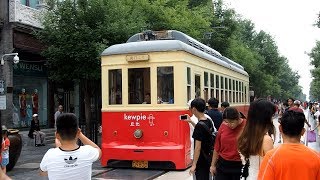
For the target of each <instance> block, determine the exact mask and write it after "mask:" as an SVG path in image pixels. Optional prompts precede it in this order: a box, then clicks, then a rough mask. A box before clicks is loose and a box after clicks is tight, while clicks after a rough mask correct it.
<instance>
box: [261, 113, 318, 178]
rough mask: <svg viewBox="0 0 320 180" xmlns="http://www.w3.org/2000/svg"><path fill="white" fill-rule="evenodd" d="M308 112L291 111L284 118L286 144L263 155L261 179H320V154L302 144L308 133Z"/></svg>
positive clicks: (281, 127) (282, 120) (282, 123)
mask: <svg viewBox="0 0 320 180" xmlns="http://www.w3.org/2000/svg"><path fill="white" fill-rule="evenodd" d="M304 120H305V116H304V113H302V112H298V111H294V110H288V111H287V112H285V113H284V114H283V116H282V119H281V124H280V126H279V130H280V132H281V133H282V138H283V144H280V145H279V146H278V147H276V148H275V149H273V150H271V151H269V152H267V154H266V155H265V157H264V158H263V161H262V164H261V167H260V170H259V176H258V179H259V180H278V179H281V180H291V179H308V180H319V179H320V168H319V167H320V155H319V153H318V152H316V151H314V150H312V149H310V148H308V147H307V146H305V145H304V144H301V143H300V138H301V135H302V134H304V133H305V129H304Z"/></svg>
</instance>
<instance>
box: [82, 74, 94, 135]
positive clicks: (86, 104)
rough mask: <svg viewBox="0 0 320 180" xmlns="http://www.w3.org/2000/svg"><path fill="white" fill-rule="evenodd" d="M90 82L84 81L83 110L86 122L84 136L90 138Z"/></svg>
mask: <svg viewBox="0 0 320 180" xmlns="http://www.w3.org/2000/svg"><path fill="white" fill-rule="evenodd" d="M89 81H90V80H84V109H85V118H86V120H85V122H86V126H85V127H86V130H85V132H86V134H85V135H86V136H87V137H89V138H90V137H91V136H90V135H91V133H92V132H91V86H90V82H89Z"/></svg>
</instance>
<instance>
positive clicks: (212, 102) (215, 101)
mask: <svg viewBox="0 0 320 180" xmlns="http://www.w3.org/2000/svg"><path fill="white" fill-rule="evenodd" d="M208 104H209V106H210V107H213V108H218V105H219V100H218V99H216V98H210V99H209V100H208Z"/></svg>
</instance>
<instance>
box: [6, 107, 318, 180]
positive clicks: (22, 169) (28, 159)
mask: <svg viewBox="0 0 320 180" xmlns="http://www.w3.org/2000/svg"><path fill="white" fill-rule="evenodd" d="M306 115H307V112H306ZM308 120H309V122H310V124H311V125H312V128H314V127H315V125H316V122H315V121H314V120H313V119H312V118H310V117H309V118H308ZM274 125H275V126H276V130H277V138H276V141H275V146H278V145H279V143H278V138H279V133H278V125H279V124H278V121H277V119H274ZM20 134H21V135H22V137H23V140H24V145H23V148H22V153H21V155H20V158H19V160H18V162H17V164H16V166H15V167H14V169H13V170H12V171H10V172H8V175H9V176H10V177H12V178H13V179H16V180H45V179H47V178H46V177H40V176H39V175H38V171H39V163H40V161H41V159H42V157H43V155H44V154H45V152H46V151H47V150H48V149H49V148H52V147H54V144H49V145H46V146H42V147H34V146H33V145H32V143H33V142H32V141H31V142H30V140H28V138H27V132H21V133H20ZM308 146H309V147H311V148H313V149H315V150H317V151H320V140H319V139H317V142H314V143H308ZM188 172H189V170H188V169H187V170H185V171H170V172H164V171H156V170H136V169H110V168H102V167H101V166H100V162H95V163H94V164H93V179H154V178H155V177H156V179H157V180H166V179H188V180H192V177H191V176H190V175H189V174H188ZM250 173H257V172H250Z"/></svg>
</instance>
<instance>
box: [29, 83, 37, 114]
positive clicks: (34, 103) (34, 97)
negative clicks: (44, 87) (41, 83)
mask: <svg viewBox="0 0 320 180" xmlns="http://www.w3.org/2000/svg"><path fill="white" fill-rule="evenodd" d="M31 99H32V114H38V110H39V95H38V89H34V92H33V94H32V98H31Z"/></svg>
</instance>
